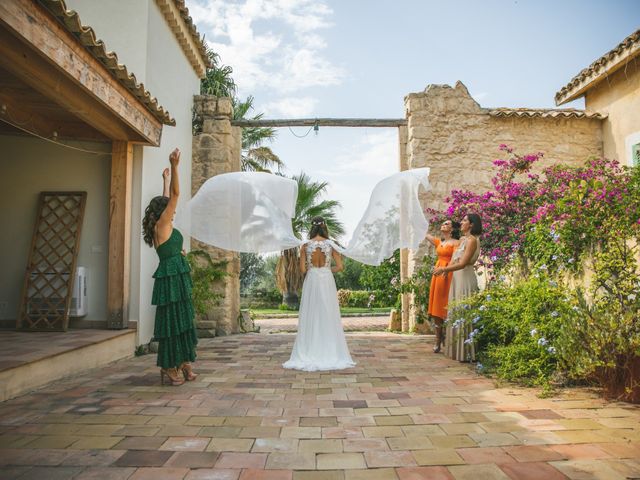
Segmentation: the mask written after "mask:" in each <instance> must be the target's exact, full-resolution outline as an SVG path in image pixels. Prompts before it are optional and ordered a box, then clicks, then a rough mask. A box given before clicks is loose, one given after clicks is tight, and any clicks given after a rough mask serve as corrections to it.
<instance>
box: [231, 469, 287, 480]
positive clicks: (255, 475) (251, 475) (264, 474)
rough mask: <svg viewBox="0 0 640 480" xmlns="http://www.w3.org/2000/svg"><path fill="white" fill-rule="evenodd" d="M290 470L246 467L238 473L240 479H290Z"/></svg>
mask: <svg viewBox="0 0 640 480" xmlns="http://www.w3.org/2000/svg"><path fill="white" fill-rule="evenodd" d="M292 479H293V471H292V470H256V469H251V468H248V469H246V470H243V471H242V473H241V474H240V480H292Z"/></svg>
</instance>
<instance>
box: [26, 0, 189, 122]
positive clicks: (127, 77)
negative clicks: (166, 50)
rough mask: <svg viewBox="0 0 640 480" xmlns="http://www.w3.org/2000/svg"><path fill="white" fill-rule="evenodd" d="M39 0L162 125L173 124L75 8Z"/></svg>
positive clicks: (54, 0)
mask: <svg viewBox="0 0 640 480" xmlns="http://www.w3.org/2000/svg"><path fill="white" fill-rule="evenodd" d="M39 1H40V3H41V4H42V5H43V6H44V7H45V8H46V9H47V10H49V11H50V12H51V13H52V14H53V16H54V17H56V18H57V19H58V20H59V21H60V22H61V23H62V24H63V25H64V26H65V27H66V29H67V30H68V31H69V32H71V33H72V34H73V35H74V36H75V37H76V38H77V39H78V40H79V41H80V43H81V44H82V45H83V46H84V47H85V48H86V49H87V50H88V51H89V52H91V54H92V55H93V56H94V57H95V58H96V59H97V60H98V61H99V62H100V63H102V64H103V65H104V66H105V68H106V69H107V70H109V72H110V73H111V74H112V75H113V76H114V77H115V78H116V79H117V80H118V82H120V84H122V85H123V86H124V87H125V88H126V89H127V90H128V91H129V92H131V93H132V94H133V96H134V97H136V98H137V99H138V101H140V103H142V104H143V105H144V106H145V107H146V108H147V110H149V111H150V112H151V114H152V115H153V116H154V117H155V118H157V119H158V120H159V121H160V122H162V123H163V124H164V125H171V126H173V125H175V124H176V121H175V120H174V119H173V118H172V117H171V115H170V114H169V112H168V111H166V110H165V109H164V108H163V107H162V106H161V105H159V104H158V100H157V99H156V98H155V97H152V96H151V94H150V93H149V92H148V91H147V90H145V87H144V85H143V84H142V83H138V81H137V80H136V76H135V75H134V74H133V73H129V71H128V70H127V67H126V66H125V65H121V64H120V63H118V56H117V55H116V54H115V53H114V52H109V51H107V49H106V47H105V45H104V42H103V41H102V40H98V39H97V38H96V34H95V32H94V31H93V29H92V28H91V27H87V26H84V25H82V23H81V21H80V17H79V16H78V14H77V12H75V11H73V10H67V6H66V4H65V2H64V0H39Z"/></svg>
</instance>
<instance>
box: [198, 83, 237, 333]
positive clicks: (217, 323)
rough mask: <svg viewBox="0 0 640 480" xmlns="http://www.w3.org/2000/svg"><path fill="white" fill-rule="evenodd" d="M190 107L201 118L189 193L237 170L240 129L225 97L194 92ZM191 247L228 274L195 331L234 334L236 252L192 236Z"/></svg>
mask: <svg viewBox="0 0 640 480" xmlns="http://www.w3.org/2000/svg"><path fill="white" fill-rule="evenodd" d="M194 109H195V113H196V115H198V116H199V117H200V118H201V119H202V132H201V133H199V134H196V135H194V137H193V158H192V170H191V171H192V173H191V190H192V192H191V193H192V195H195V193H196V192H197V191H198V189H199V188H200V187H201V186H202V184H203V183H204V182H205V181H207V180H208V179H209V178H211V177H213V176H214V175H219V174H221V173H228V172H238V171H240V153H241V152H240V151H241V148H242V132H241V129H240V128H239V127H233V126H232V125H231V119H232V116H233V110H232V105H231V100H230V99H229V98H217V97H212V96H208V95H196V96H195V97H194ZM191 249H192V250H204V251H206V252H207V253H208V254H209V255H210V256H211V258H212V259H213V261H214V262H219V261H226V262H227V274H228V275H227V276H226V277H225V278H224V280H223V281H222V282H220V285H218V286H216V287H214V289H213V292H214V293H220V294H222V295H224V297H223V298H222V300H221V302H220V305H219V306H218V307H214V308H212V309H211V311H210V312H207V314H206V315H205V316H204V317H205V318H198V319H197V323H198V330H199V332H200V333H201V334H204V335H206V334H207V332H213V331H215V333H216V335H228V334H230V333H236V332H237V331H238V315H239V314H240V255H239V254H237V253H234V252H230V251H228V250H223V249H220V248H214V247H211V246H209V245H206V244H204V243H201V242H199V241H197V240H194V239H192V240H191Z"/></svg>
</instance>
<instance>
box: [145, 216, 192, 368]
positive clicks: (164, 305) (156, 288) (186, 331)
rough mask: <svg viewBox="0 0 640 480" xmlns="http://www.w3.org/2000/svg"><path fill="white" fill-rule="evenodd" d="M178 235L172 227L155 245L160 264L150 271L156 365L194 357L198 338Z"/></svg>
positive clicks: (172, 364) (188, 275)
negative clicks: (169, 232)
mask: <svg viewBox="0 0 640 480" xmlns="http://www.w3.org/2000/svg"><path fill="white" fill-rule="evenodd" d="M182 242H183V239H182V234H181V233H180V232H179V231H178V230H177V229H175V228H174V229H173V231H172V232H171V236H170V237H169V239H168V240H167V241H166V242H164V243H162V244H160V245H159V246H158V248H156V252H157V253H158V257H159V258H160V265H158V269H157V270H156V272H155V273H154V274H153V278H154V279H155V281H154V284H153V296H152V298H151V303H152V304H153V305H156V322H155V326H154V330H153V336H154V338H155V339H156V341H157V342H158V361H157V365H158V366H159V367H162V368H173V367H179V366H180V365H181V364H182V363H184V362H193V361H195V359H196V345H197V344H198V337H197V335H196V327H195V322H194V317H195V312H194V309H193V300H192V298H191V290H192V288H193V283H192V282H191V273H190V272H191V268H190V267H189V263H188V262H187V260H186V258H184V256H183V255H182Z"/></svg>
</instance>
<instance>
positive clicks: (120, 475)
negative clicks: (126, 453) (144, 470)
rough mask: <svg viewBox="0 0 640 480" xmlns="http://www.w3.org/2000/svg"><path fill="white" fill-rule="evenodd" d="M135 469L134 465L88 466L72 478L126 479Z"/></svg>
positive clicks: (86, 479) (83, 479)
mask: <svg viewBox="0 0 640 480" xmlns="http://www.w3.org/2000/svg"><path fill="white" fill-rule="evenodd" d="M135 471H136V469H135V468H134V467H89V468H87V469H85V470H83V471H82V472H81V473H80V474H79V475H78V476H76V477H73V480H127V479H128V478H130V477H131V475H133V473H134V472H135Z"/></svg>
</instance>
